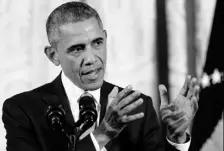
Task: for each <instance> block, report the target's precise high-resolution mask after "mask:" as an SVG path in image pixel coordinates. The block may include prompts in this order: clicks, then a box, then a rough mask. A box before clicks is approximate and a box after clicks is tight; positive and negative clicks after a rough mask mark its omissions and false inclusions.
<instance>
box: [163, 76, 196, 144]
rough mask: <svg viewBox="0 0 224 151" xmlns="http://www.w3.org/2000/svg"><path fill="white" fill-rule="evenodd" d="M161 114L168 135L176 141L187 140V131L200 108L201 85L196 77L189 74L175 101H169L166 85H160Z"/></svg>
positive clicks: (182, 141)
mask: <svg viewBox="0 0 224 151" xmlns="http://www.w3.org/2000/svg"><path fill="white" fill-rule="evenodd" d="M159 92H160V98H161V105H160V115H161V118H162V121H163V123H165V125H166V127H167V137H168V138H169V139H170V140H171V141H174V142H177V143H184V142H185V141H186V134H185V131H186V129H187V128H188V126H189V125H190V123H191V121H192V119H193V118H194V116H195V114H196V112H197V109H198V99H199V86H198V84H197V80H196V78H191V76H187V77H186V79H185V82H184V85H183V87H182V88H181V90H180V92H179V94H178V95H177V97H176V98H175V99H174V100H173V101H169V100H168V97H167V90H166V87H165V86H164V85H160V86H159Z"/></svg>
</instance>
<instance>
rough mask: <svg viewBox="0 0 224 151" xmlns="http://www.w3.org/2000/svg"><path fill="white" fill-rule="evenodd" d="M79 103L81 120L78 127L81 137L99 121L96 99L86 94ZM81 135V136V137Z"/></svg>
mask: <svg viewBox="0 0 224 151" xmlns="http://www.w3.org/2000/svg"><path fill="white" fill-rule="evenodd" d="M78 102H79V120H78V121H77V123H76V124H77V126H78V127H80V133H79V134H80V135H81V134H82V133H83V132H85V131H86V130H87V129H89V128H90V127H92V126H93V124H94V123H95V121H96V119H97V110H96V105H95V99H94V97H93V96H92V95H91V94H89V93H84V94H83V95H82V96H81V97H80V99H79V100H78ZM80 135H79V136H80Z"/></svg>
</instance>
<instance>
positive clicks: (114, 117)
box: [93, 86, 144, 148]
mask: <svg viewBox="0 0 224 151" xmlns="http://www.w3.org/2000/svg"><path fill="white" fill-rule="evenodd" d="M131 90H132V87H131V86H128V87H126V88H125V89H123V90H122V91H121V92H119V93H118V88H117V87H114V88H113V90H112V91H111V93H110V94H109V96H108V102H111V103H110V104H109V105H108V107H107V110H106V114H105V117H104V119H103V120H102V122H101V123H100V125H99V126H98V127H97V128H96V129H95V131H94V132H93V134H94V135H95V138H96V139H97V141H98V143H99V145H100V148H101V147H103V146H104V145H105V144H106V143H107V142H108V141H109V140H110V139H113V138H115V137H116V136H117V135H118V134H119V133H120V132H121V131H122V129H123V128H124V127H125V125H126V124H127V123H129V122H131V121H134V120H136V119H140V118H142V117H143V116H144V113H137V114H134V115H128V113H130V112H131V111H133V110H134V109H135V108H136V107H138V106H140V105H141V104H142V103H143V100H142V99H141V98H139V99H137V98H138V97H139V96H140V92H138V91H135V92H133V93H131V94H130V92H131ZM136 99H137V100H136ZM134 100H136V101H134Z"/></svg>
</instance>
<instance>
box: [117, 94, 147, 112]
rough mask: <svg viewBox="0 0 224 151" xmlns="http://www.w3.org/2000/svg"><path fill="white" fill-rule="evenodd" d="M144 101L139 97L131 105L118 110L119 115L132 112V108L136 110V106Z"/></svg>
mask: <svg viewBox="0 0 224 151" xmlns="http://www.w3.org/2000/svg"><path fill="white" fill-rule="evenodd" d="M142 103H143V99H141V98H140V99H138V100H137V101H135V102H133V103H131V104H130V105H128V106H126V107H124V108H123V109H122V110H121V111H119V112H118V114H119V115H124V114H127V113H129V112H131V111H132V110H134V109H135V108H137V107H138V106H140V105H141V104H142Z"/></svg>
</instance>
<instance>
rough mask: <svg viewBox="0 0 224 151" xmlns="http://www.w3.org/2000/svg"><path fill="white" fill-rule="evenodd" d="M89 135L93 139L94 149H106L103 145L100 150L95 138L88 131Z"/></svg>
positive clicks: (104, 150) (102, 150)
mask: <svg viewBox="0 0 224 151" xmlns="http://www.w3.org/2000/svg"><path fill="white" fill-rule="evenodd" d="M90 137H91V139H92V141H93V144H94V146H95V149H96V151H107V150H106V148H105V147H103V148H102V149H101V150H100V146H99V144H98V142H97V140H96V138H95V137H94V135H93V133H90Z"/></svg>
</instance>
